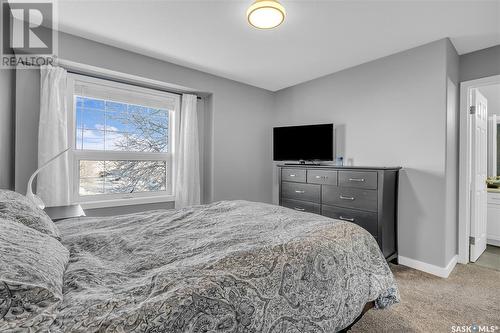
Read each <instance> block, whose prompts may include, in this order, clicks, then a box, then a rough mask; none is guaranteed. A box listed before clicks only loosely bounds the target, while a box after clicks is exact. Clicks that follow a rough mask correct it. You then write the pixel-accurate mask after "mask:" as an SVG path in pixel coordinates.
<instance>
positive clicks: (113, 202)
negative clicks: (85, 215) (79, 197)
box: [79, 195, 175, 209]
mask: <svg viewBox="0 0 500 333" xmlns="http://www.w3.org/2000/svg"><path fill="white" fill-rule="evenodd" d="M173 201H175V196H173V195H162V196H151V197H136V198H124V199H110V200H100V201H86V202H79V204H80V205H81V206H82V208H83V209H94V208H106V207H120V206H131V205H142V204H150V203H158V202H173Z"/></svg>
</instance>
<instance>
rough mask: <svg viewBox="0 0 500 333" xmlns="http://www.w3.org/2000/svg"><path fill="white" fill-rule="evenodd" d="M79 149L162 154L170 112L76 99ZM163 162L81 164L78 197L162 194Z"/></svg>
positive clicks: (167, 133) (122, 161)
mask: <svg viewBox="0 0 500 333" xmlns="http://www.w3.org/2000/svg"><path fill="white" fill-rule="evenodd" d="M76 103H77V131H76V132H77V140H76V142H77V149H83V150H85V149H87V150H104V151H123V152H147V153H158V154H161V153H166V152H168V149H169V142H168V140H169V112H168V110H164V109H155V108H149V107H145V106H140V105H133V104H126V103H119V102H114V101H103V100H97V99H90V98H83V97H77V101H76ZM167 172H168V170H167V163H166V161H162V160H159V161H157V160H135V159H134V160H101V161H89V160H81V161H80V195H95V194H111V193H136V192H158V191H165V190H166V187H167V186H166V185H167Z"/></svg>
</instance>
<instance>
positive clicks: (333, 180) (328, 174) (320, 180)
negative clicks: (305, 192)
mask: <svg viewBox="0 0 500 333" xmlns="http://www.w3.org/2000/svg"><path fill="white" fill-rule="evenodd" d="M307 182H308V183H310V184H325V185H337V171H330V170H307Z"/></svg>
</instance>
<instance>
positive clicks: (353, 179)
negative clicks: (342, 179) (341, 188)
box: [349, 178, 365, 182]
mask: <svg viewBox="0 0 500 333" xmlns="http://www.w3.org/2000/svg"><path fill="white" fill-rule="evenodd" d="M349 181H350V182H364V181H365V179H364V178H349Z"/></svg>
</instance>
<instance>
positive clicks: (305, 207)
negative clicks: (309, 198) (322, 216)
mask: <svg viewBox="0 0 500 333" xmlns="http://www.w3.org/2000/svg"><path fill="white" fill-rule="evenodd" d="M281 205H282V206H284V207H287V208H291V209H294V210H297V211H299V212H308V213H315V214H319V213H320V211H321V209H320V208H321V205H320V204H317V203H313V202H305V201H298V200H290V199H282V200H281Z"/></svg>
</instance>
